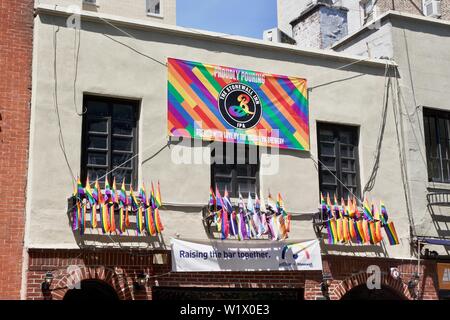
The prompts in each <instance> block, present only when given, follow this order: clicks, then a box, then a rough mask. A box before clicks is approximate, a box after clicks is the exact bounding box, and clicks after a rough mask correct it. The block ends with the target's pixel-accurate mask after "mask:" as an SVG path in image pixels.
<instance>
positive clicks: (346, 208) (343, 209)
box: [335, 196, 350, 218]
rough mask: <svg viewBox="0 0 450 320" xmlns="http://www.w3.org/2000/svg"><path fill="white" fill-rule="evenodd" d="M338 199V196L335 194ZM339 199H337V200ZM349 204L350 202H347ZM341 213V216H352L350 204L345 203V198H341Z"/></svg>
mask: <svg viewBox="0 0 450 320" xmlns="http://www.w3.org/2000/svg"><path fill="white" fill-rule="evenodd" d="M335 199H336V196H335ZM335 201H337V200H335ZM347 204H349V203H348V202H347ZM339 215H340V217H341V218H343V217H349V216H350V205H345V201H344V198H341V209H340V210H339Z"/></svg>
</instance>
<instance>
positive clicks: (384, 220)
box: [380, 201, 389, 226]
mask: <svg viewBox="0 0 450 320" xmlns="http://www.w3.org/2000/svg"><path fill="white" fill-rule="evenodd" d="M380 210H381V223H382V225H383V226H385V225H386V224H387V222H388V220H389V216H388V213H387V209H386V206H385V205H384V203H383V202H381V201H380Z"/></svg>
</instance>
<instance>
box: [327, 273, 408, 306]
mask: <svg viewBox="0 0 450 320" xmlns="http://www.w3.org/2000/svg"><path fill="white" fill-rule="evenodd" d="M369 277H370V274H368V273H367V272H361V273H358V274H355V275H353V276H351V277H348V278H346V279H344V280H342V281H335V283H333V284H332V285H331V288H330V292H329V293H330V297H331V299H333V300H340V299H341V298H342V297H343V296H344V295H345V294H346V293H348V292H349V291H350V290H352V289H353V288H356V287H359V286H361V285H366V283H367V280H368V278H369ZM381 285H382V286H384V287H387V288H390V289H392V290H393V291H395V292H396V293H398V295H399V296H401V297H404V298H405V299H408V300H412V299H413V297H412V296H411V293H410V292H409V289H408V286H407V285H406V284H404V283H403V282H402V281H401V280H395V279H394V278H392V277H391V276H390V275H387V274H382V275H381Z"/></svg>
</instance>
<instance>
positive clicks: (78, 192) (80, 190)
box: [77, 177, 85, 199]
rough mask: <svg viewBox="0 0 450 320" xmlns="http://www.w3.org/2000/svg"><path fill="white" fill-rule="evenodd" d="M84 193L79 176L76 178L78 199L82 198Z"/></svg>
mask: <svg viewBox="0 0 450 320" xmlns="http://www.w3.org/2000/svg"><path fill="white" fill-rule="evenodd" d="M84 195H85V192H84V188H83V185H82V184H81V180H80V177H78V179H77V196H78V198H79V199H82V198H83V196H84Z"/></svg>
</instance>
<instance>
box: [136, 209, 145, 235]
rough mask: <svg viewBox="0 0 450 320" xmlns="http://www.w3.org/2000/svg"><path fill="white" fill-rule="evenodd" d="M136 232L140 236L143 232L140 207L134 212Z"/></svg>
mask: <svg viewBox="0 0 450 320" xmlns="http://www.w3.org/2000/svg"><path fill="white" fill-rule="evenodd" d="M136 231H137V234H141V233H142V231H144V221H143V217H142V207H139V208H138V209H137V211H136Z"/></svg>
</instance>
